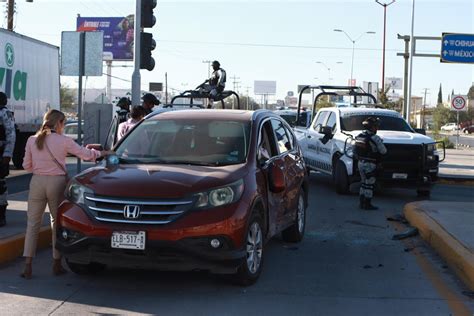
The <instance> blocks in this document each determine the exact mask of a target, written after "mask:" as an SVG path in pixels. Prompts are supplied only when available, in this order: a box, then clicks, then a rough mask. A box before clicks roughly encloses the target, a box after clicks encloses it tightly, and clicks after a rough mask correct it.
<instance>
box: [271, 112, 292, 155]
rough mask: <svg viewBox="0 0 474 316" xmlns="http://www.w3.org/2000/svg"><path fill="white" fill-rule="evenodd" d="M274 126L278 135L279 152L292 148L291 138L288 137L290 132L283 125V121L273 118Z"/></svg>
mask: <svg viewBox="0 0 474 316" xmlns="http://www.w3.org/2000/svg"><path fill="white" fill-rule="evenodd" d="M271 122H272V127H273V131H274V132H275V136H276V141H277V147H278V152H279V153H280V154H282V153H284V152H287V151H289V150H291V149H292V145H291V142H290V138H289V137H288V134H287V133H286V129H285V126H284V125H283V122H281V121H279V120H275V119H272V120H271Z"/></svg>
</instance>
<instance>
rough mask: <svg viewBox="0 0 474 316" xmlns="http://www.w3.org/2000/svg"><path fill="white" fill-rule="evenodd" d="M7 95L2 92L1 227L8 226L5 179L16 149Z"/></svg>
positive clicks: (0, 120)
mask: <svg viewBox="0 0 474 316" xmlns="http://www.w3.org/2000/svg"><path fill="white" fill-rule="evenodd" d="M7 102H8V99H7V95H6V94H5V93H3V92H1V91H0V153H1V157H2V160H1V161H0V227H1V226H5V225H6V219H5V213H6V211H7V205H8V202H7V195H8V192H7V182H6V180H5V178H6V177H7V176H8V174H9V173H10V160H11V158H12V154H13V149H14V148H15V140H16V134H15V120H14V119H13V112H12V111H10V110H8V109H7Z"/></svg>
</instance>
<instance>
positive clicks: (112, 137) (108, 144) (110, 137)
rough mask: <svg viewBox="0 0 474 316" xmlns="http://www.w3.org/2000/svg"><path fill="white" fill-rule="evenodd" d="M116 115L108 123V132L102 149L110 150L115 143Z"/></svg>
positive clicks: (117, 122)
mask: <svg viewBox="0 0 474 316" xmlns="http://www.w3.org/2000/svg"><path fill="white" fill-rule="evenodd" d="M118 124H119V121H118V117H117V116H115V117H114V119H113V120H112V122H111V123H110V128H109V133H108V135H107V139H106V141H105V144H104V149H106V150H110V149H112V147H113V146H114V144H115V140H116V139H117V128H118Z"/></svg>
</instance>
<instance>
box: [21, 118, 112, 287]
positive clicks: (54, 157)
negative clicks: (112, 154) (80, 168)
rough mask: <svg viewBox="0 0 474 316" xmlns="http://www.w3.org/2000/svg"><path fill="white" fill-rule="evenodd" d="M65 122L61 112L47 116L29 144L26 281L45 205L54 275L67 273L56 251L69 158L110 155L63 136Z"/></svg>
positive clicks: (26, 160)
mask: <svg viewBox="0 0 474 316" xmlns="http://www.w3.org/2000/svg"><path fill="white" fill-rule="evenodd" d="M65 122H66V117H65V115H64V114H63V113H62V112H61V111H58V110H49V111H48V112H47V113H46V114H45V115H44V118H43V124H42V126H41V128H40V130H39V131H38V132H37V133H36V135H34V136H31V137H30V138H29V139H28V141H27V143H26V152H25V159H24V161H23V168H25V170H28V171H30V172H32V173H33V177H32V178H31V182H30V190H29V194H28V213H27V216H28V223H27V228H26V237H25V247H24V252H23V256H24V257H25V258H26V260H25V269H24V271H23V273H22V274H21V276H22V277H24V278H26V279H30V278H31V274H32V261H33V257H34V256H35V253H36V245H37V242H38V234H39V229H40V227H41V222H42V218H43V214H44V211H45V208H46V205H48V206H49V213H50V218H51V228H52V233H53V235H52V241H53V259H54V264H53V273H54V274H55V275H61V274H63V273H65V272H66V270H65V269H64V268H63V266H62V265H61V255H60V253H59V252H58V251H57V250H56V248H55V244H56V214H57V211H58V206H59V204H60V203H61V202H62V201H63V199H64V190H65V188H66V177H67V170H66V156H67V155H68V154H72V155H74V156H77V157H79V158H81V159H83V160H95V159H97V158H99V157H101V156H105V155H106V154H108V152H107V151H98V150H95V149H89V148H88V147H82V146H80V145H78V144H77V143H76V142H75V141H74V140H73V139H72V138H70V137H67V136H64V135H62V133H63V130H64V124H65Z"/></svg>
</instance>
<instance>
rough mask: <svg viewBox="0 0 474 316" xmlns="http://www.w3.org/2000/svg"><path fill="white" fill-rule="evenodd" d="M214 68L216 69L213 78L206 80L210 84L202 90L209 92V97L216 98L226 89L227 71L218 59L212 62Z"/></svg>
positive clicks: (205, 85)
mask: <svg viewBox="0 0 474 316" xmlns="http://www.w3.org/2000/svg"><path fill="white" fill-rule="evenodd" d="M212 69H213V70H214V71H213V72H212V75H211V78H209V79H207V80H206V82H208V84H204V85H203V86H202V92H206V93H209V98H210V99H211V100H215V99H217V96H218V95H219V94H221V93H222V91H224V89H225V82H226V72H225V70H224V69H222V68H221V64H220V63H219V62H218V61H217V60H214V61H213V62H212Z"/></svg>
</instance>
